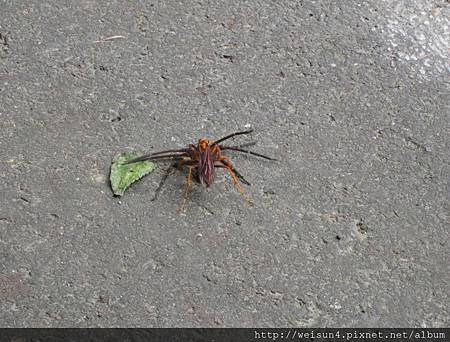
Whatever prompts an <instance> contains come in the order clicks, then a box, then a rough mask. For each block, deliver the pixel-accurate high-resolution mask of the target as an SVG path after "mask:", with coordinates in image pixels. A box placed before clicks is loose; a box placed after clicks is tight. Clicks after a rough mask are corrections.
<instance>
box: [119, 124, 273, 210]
mask: <svg viewBox="0 0 450 342" xmlns="http://www.w3.org/2000/svg"><path fill="white" fill-rule="evenodd" d="M252 132H253V129H251V130H248V131H243V132H236V133H232V134H229V135H227V136H225V137H223V138H221V139H219V140H216V141H214V142H213V143H210V141H209V140H208V139H206V138H201V139H200V140H199V141H198V143H197V144H196V145H194V144H189V145H188V147H187V148H182V149H177V150H165V151H160V152H154V153H149V154H146V155H143V156H141V157H138V158H135V159H132V160H128V161H126V162H125V163H124V164H132V163H137V162H141V161H144V160H152V161H153V160H172V161H174V163H172V164H171V165H170V167H169V168H168V169H167V170H166V171H165V175H164V177H163V179H162V180H161V182H160V184H159V186H158V188H157V189H156V191H155V196H154V197H153V199H152V201H154V200H155V199H156V198H157V196H158V193H159V192H160V190H161V188H162V186H163V184H164V182H165V181H166V179H167V177H168V176H169V175H170V173H171V172H170V171H171V170H174V169H181V168H182V167H183V166H187V168H188V175H187V182H186V189H185V193H184V196H183V198H184V200H183V202H182V205H181V207H180V209H182V208H183V207H184V203H185V202H186V198H187V195H188V192H189V188H190V187H191V185H192V177H193V170H195V171H196V178H197V179H198V181H199V182H200V183H201V184H202V185H205V186H206V187H207V188H209V187H210V186H211V185H212V184H213V182H214V178H215V175H216V168H222V169H225V170H226V171H228V173H229V174H230V176H231V179H232V181H233V183H234V185H235V186H236V188H237V190H238V191H239V192H240V193H241V194H242V195H243V196H244V197H245V199H246V200H247V202H249V204H252V201H251V199H250V198H249V197H247V196H246V195H245V193H244V190H243V189H242V187H241V186H240V184H239V181H240V182H241V183H243V184H246V185H250V183H249V182H248V181H247V180H246V179H245V178H244V177H243V176H242V175H241V174H240V173H239V172H238V171H237V170H236V169H235V168H234V166H233V165H232V164H231V162H230V160H229V158H228V157H226V156H225V155H223V154H222V151H225V150H230V151H238V152H243V153H248V154H251V155H254V156H258V157H261V158H264V159H267V160H276V159H274V158H270V157H267V156H265V155H262V154H259V153H256V152H252V151H249V150H245V149H243V147H248V146H253V145H255V144H256V142H255V141H253V142H249V143H245V144H241V145H236V146H223V145H221V143H222V142H223V141H225V140H227V139H230V138H233V137H235V136H238V135H243V134H249V133H252Z"/></svg>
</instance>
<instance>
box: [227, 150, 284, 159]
mask: <svg viewBox="0 0 450 342" xmlns="http://www.w3.org/2000/svg"><path fill="white" fill-rule="evenodd" d="M226 149H227V150H231V151H238V152H243V153H248V154H251V155H254V156H258V157H261V158H264V159H267V160H274V161H276V160H278V159H275V158H270V157H267V156H265V155H262V154H259V153H256V152H252V151H248V150H243V149H241V148H239V147H228V148H226Z"/></svg>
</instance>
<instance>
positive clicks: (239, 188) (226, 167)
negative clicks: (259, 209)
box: [219, 156, 254, 205]
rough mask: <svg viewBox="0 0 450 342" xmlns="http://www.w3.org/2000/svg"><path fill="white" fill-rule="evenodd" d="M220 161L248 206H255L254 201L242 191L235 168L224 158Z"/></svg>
mask: <svg viewBox="0 0 450 342" xmlns="http://www.w3.org/2000/svg"><path fill="white" fill-rule="evenodd" d="M219 161H221V162H222V163H223V164H224V167H225V169H226V170H227V171H228V173H229V174H230V176H231V179H232V180H233V183H234V186H235V187H236V189H237V190H238V191H239V192H240V193H241V195H242V196H244V198H245V200H246V201H247V203H248V204H250V205H253V204H254V203H253V201H252V199H251V198H250V197H249V196H247V195H246V194H245V191H244V189H242V187H241V185H240V184H239V182H238V177H237V176H236V173H235V171H234V170H233V166H232V165H231V163H230V162H229V160H228V158H227V157H224V156H222V157H220V158H219Z"/></svg>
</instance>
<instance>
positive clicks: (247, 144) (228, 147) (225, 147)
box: [219, 141, 256, 151]
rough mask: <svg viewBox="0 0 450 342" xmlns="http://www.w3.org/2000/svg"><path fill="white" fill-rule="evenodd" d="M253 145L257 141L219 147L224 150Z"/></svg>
mask: <svg viewBox="0 0 450 342" xmlns="http://www.w3.org/2000/svg"><path fill="white" fill-rule="evenodd" d="M253 145H256V141H250V142H248V143H245V144H240V145H236V146H219V147H220V149H221V150H222V151H223V150H229V149H230V148H242V147H248V146H253Z"/></svg>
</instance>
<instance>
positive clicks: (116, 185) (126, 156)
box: [110, 152, 156, 196]
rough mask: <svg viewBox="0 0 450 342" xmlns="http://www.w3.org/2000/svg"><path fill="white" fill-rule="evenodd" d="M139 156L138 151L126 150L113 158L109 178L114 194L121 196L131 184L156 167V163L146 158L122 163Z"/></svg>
mask: <svg viewBox="0 0 450 342" xmlns="http://www.w3.org/2000/svg"><path fill="white" fill-rule="evenodd" d="M139 156H140V154H138V153H135V152H127V153H121V154H118V155H116V156H115V157H114V158H113V161H112V165H111V175H110V180H111V187H112V190H113V192H114V195H117V196H122V195H123V193H124V192H125V190H126V189H127V188H128V187H129V186H130V185H131V184H133V183H134V182H136V181H137V180H139V179H141V178H142V177H144V176H145V175H148V174H149V173H150V172H152V171H153V170H154V169H156V164H155V163H153V162H151V161H148V160H146V161H141V162H137V163H133V164H125V165H124V164H123V163H124V162H126V161H127V160H131V159H134V158H137V157H139Z"/></svg>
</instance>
